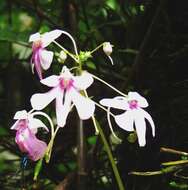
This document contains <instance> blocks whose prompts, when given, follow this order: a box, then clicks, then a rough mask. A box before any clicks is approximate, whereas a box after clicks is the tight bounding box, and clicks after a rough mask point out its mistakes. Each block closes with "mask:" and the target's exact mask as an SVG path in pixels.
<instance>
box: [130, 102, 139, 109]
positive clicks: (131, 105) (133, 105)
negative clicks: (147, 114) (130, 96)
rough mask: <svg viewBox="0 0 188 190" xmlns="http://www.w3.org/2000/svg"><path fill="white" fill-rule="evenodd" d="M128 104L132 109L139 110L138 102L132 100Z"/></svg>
mask: <svg viewBox="0 0 188 190" xmlns="http://www.w3.org/2000/svg"><path fill="white" fill-rule="evenodd" d="M128 103H129V108H130V109H137V108H138V101H137V100H131V101H128Z"/></svg>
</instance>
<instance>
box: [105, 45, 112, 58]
mask: <svg viewBox="0 0 188 190" xmlns="http://www.w3.org/2000/svg"><path fill="white" fill-rule="evenodd" d="M112 47H113V45H112V44H110V42H104V43H103V51H104V53H105V54H106V55H107V56H110V55H111V53H112Z"/></svg>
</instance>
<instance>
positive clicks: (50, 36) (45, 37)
mask: <svg viewBox="0 0 188 190" xmlns="http://www.w3.org/2000/svg"><path fill="white" fill-rule="evenodd" d="M61 34H62V31H61V30H52V31H51V32H46V33H44V34H42V45H43V47H46V46H48V45H49V44H50V43H51V42H53V41H54V40H55V39H56V38H58V37H59V36H61Z"/></svg>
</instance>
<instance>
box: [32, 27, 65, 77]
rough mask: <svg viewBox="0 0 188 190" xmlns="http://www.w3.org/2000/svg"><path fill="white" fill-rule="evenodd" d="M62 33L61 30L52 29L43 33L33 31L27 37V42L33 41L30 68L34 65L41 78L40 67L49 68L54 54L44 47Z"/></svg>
mask: <svg viewBox="0 0 188 190" xmlns="http://www.w3.org/2000/svg"><path fill="white" fill-rule="evenodd" d="M62 33H63V32H62V31H61V30H53V31H51V32H46V33H44V34H40V33H35V34H32V35H31V36H30V38H29V42H33V45H32V50H33V54H32V57H31V64H32V70H33V68H34V67H35V69H36V71H37V74H38V76H39V78H40V79H42V69H44V70H47V69H49V67H50V65H51V63H52V60H53V55H54V53H53V52H52V51H48V50H46V49H45V48H46V47H47V46H48V45H49V44H50V43H52V42H53V41H54V40H55V39H56V38H58V37H59V36H60V35H61V34H62ZM41 67H42V69H41Z"/></svg>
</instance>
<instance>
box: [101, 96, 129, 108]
mask: <svg viewBox="0 0 188 190" xmlns="http://www.w3.org/2000/svg"><path fill="white" fill-rule="evenodd" d="M100 104H102V105H103V106H107V107H111V108H116V109H121V110H127V109H128V103H127V100H126V99H125V98H124V97H121V96H118V97H115V98H112V99H111V98H104V99H102V100H100Z"/></svg>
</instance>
